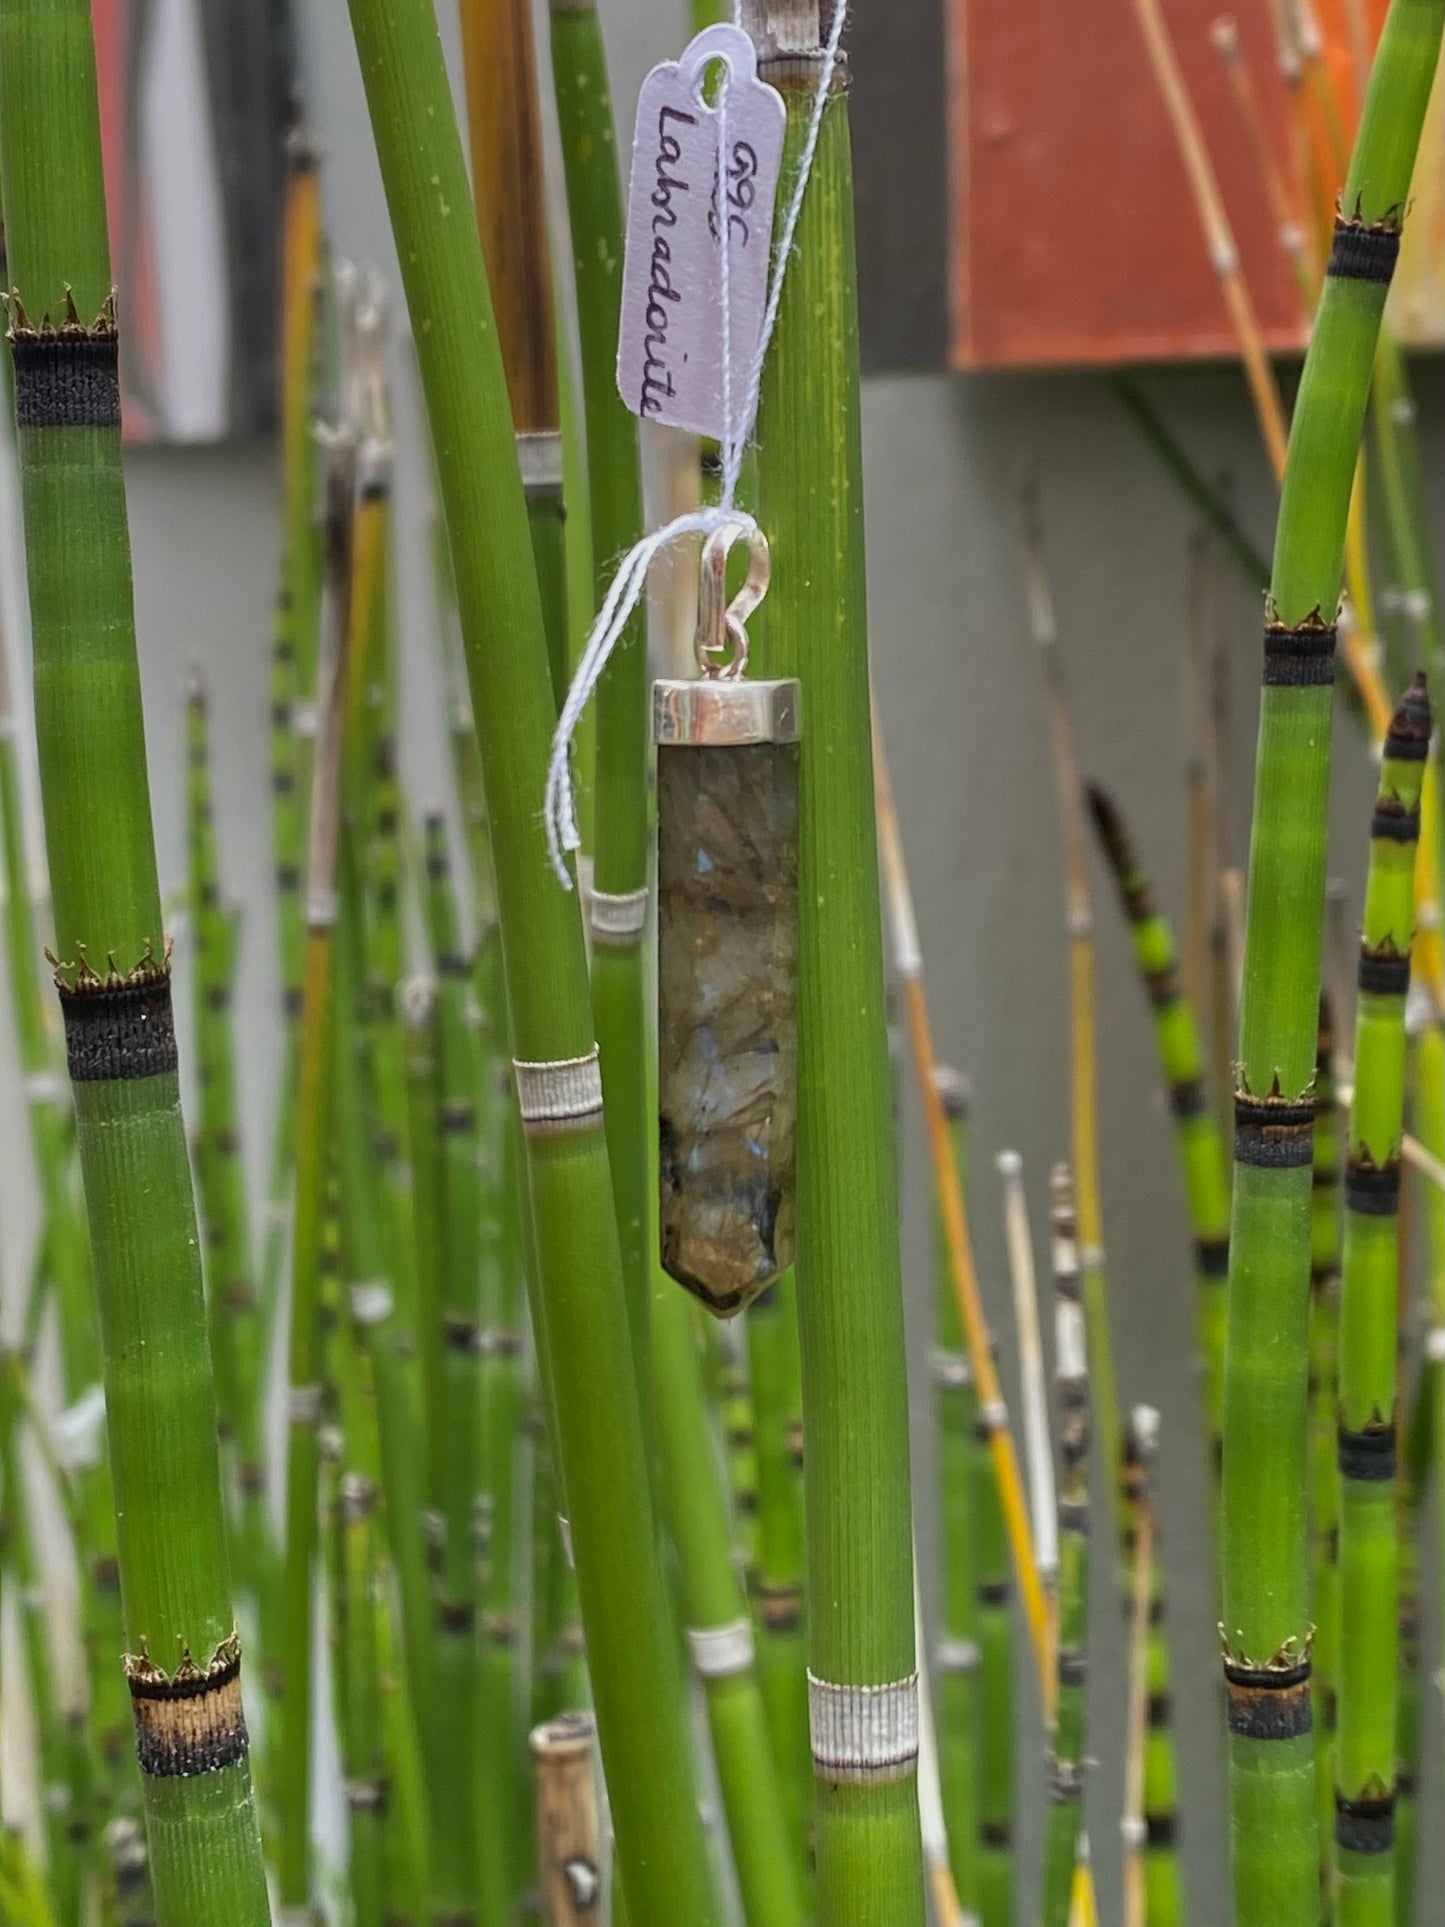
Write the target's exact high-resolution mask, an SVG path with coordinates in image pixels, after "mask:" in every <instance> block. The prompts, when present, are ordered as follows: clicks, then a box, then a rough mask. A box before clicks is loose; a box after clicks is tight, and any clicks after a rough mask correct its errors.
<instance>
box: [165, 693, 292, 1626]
mask: <svg viewBox="0 0 1445 1927" xmlns="http://www.w3.org/2000/svg"><path fill="white" fill-rule="evenodd" d="M186 737H187V749H188V762H189V773H188V782H187V788H188V792H189V798H188V812H187V815H188V827H189V842H190V920H191V930H192V936H193V951H192V956H193V966H192V970H193V979H194V981H193V984H192V991H193V1001H194V1006H195V1035H196V1046H197V1057H198V1069H199V1081H200V1092H199V1103H198V1105H197V1121H196V1131H195V1144H196V1176H197V1182H198V1187H199V1191H200V1210H201V1220H202V1227H203V1231H204V1235H205V1243H206V1269H207V1291H208V1294H209V1302H210V1314H211V1352H212V1357H213V1359H214V1361H215V1367H216V1387H217V1400H218V1404H219V1408H220V1417H221V1423H222V1428H223V1436H224V1437H225V1438H226V1439H227V1440H228V1441H229V1443H230V1447H231V1450H232V1452H233V1454H234V1478H235V1499H234V1503H235V1521H236V1546H237V1555H236V1565H237V1569H238V1572H239V1575H240V1580H241V1583H242V1585H243V1586H244V1587H245V1588H246V1589H247V1590H248V1591H249V1592H250V1593H251V1595H252V1597H253V1599H254V1601H255V1605H256V1609H257V1613H258V1624H259V1625H261V1626H262V1640H261V1643H262V1647H263V1649H264V1647H265V1645H266V1642H267V1639H268V1636H269V1634H270V1631H271V1628H270V1626H269V1625H266V1624H262V1621H263V1620H265V1619H266V1618H267V1616H268V1615H269V1612H270V1609H271V1606H272V1605H273V1603H274V1601H273V1589H272V1586H271V1580H272V1576H273V1568H274V1565H275V1558H274V1549H273V1546H272V1543H271V1522H270V1515H269V1512H268V1510H267V1501H266V1440H265V1410H264V1394H263V1385H264V1377H263V1371H262V1362H263V1361H262V1355H261V1328H260V1319H259V1316H258V1304H257V1298H256V1286H255V1281H254V1278H253V1276H252V1271H251V1231H250V1222H249V1216H248V1208H247V1200H246V1172H245V1166H244V1163H243V1161H242V1154H241V1137H240V1111H239V1105H238V1102H237V1093H236V1045H235V1035H234V1031H233V1028H232V1020H231V993H232V987H233V984H234V982H235V974H236V949H237V940H238V930H237V921H238V919H237V915H236V912H235V911H234V910H233V909H231V908H229V907H228V906H227V905H226V904H225V903H224V902H223V901H222V898H221V885H220V875H219V867H218V862H217V851H216V832H215V824H214V821H213V810H212V801H211V774H210V732H209V723H208V717H207V711H206V690H205V684H204V682H203V681H202V680H201V678H200V676H199V674H197V675H196V676H195V677H193V679H192V682H191V686H190V689H189V690H188V692H187V697H186Z"/></svg>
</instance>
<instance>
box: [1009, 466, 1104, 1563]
mask: <svg viewBox="0 0 1445 1927" xmlns="http://www.w3.org/2000/svg"><path fill="white" fill-rule="evenodd" d="M1023 511H1024V551H1025V587H1026V592H1027V596H1028V611H1029V628H1030V631H1031V633H1032V635H1033V639H1034V643H1035V645H1036V647H1037V648H1038V649H1039V651H1040V654H1041V656H1042V660H1043V669H1044V679H1045V702H1046V705H1047V709H1048V721H1049V747H1050V751H1051V754H1052V760H1053V767H1054V787H1055V791H1056V794H1057V802H1058V812H1059V837H1060V843H1061V845H1062V848H1063V872H1064V876H1063V882H1064V930H1065V934H1066V937H1067V940H1068V950H1069V1094H1070V1108H1069V1139H1070V1145H1071V1147H1072V1148H1071V1160H1070V1162H1071V1166H1072V1174H1073V1183H1074V1202H1075V1210H1076V1212H1077V1216H1078V1229H1079V1270H1080V1275H1081V1277H1082V1280H1083V1302H1084V1316H1085V1319H1086V1321H1087V1324H1088V1331H1089V1390H1090V1408H1091V1416H1092V1420H1093V1422H1094V1423H1095V1424H1096V1425H1097V1427H1098V1433H1099V1443H1100V1446H1101V1448H1102V1450H1103V1454H1104V1464H1105V1465H1106V1466H1107V1467H1108V1468H1109V1482H1108V1486H1107V1490H1108V1492H1109V1494H1110V1516H1111V1518H1113V1521H1114V1524H1115V1527H1116V1529H1117V1526H1118V1511H1119V1504H1118V1499H1119V1494H1118V1483H1119V1478H1120V1470H1121V1467H1122V1465H1123V1428H1122V1426H1121V1424H1120V1419H1119V1394H1118V1389H1117V1383H1116V1378H1115V1372H1114V1346H1113V1338H1112V1336H1111V1333H1110V1329H1109V1301H1108V1295H1107V1290H1106V1284H1105V1274H1104V1226H1103V1205H1102V1200H1101V1197H1100V1190H1099V1149H1098V1136H1099V1121H1098V1106H1097V1101H1096V1097H1095V1019H1094V912H1093V905H1092V902H1091V901H1090V894H1089V852H1088V829H1087V828H1086V826H1085V822H1084V799H1083V791H1082V789H1081V787H1080V783H1079V765H1078V756H1077V753H1076V751H1075V747H1074V727H1073V721H1072V718H1071V717H1070V714H1069V708H1068V701H1067V697H1066V695H1065V690H1064V679H1063V670H1062V668H1061V666H1060V662H1059V652H1058V625H1057V622H1056V620H1055V616H1054V601H1053V593H1052V590H1051V588H1050V585H1049V578H1048V569H1047V564H1046V562H1045V559H1044V548H1043V527H1042V523H1041V521H1040V516H1039V503H1038V495H1037V491H1036V490H1035V489H1034V488H1033V487H1032V485H1031V486H1030V487H1029V488H1028V489H1027V490H1026V491H1025V494H1024V501H1023Z"/></svg>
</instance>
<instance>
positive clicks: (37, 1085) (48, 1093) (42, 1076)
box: [21, 1071, 65, 1104]
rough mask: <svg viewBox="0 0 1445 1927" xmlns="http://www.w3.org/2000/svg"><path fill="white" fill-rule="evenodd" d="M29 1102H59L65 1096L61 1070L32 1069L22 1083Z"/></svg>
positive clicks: (26, 1100)
mask: <svg viewBox="0 0 1445 1927" xmlns="http://www.w3.org/2000/svg"><path fill="white" fill-rule="evenodd" d="M21 1089H22V1090H23V1091H24V1093H25V1102H26V1103H27V1104H58V1103H59V1102H60V1100H61V1099H62V1098H63V1097H64V1096H65V1080H64V1078H62V1077H61V1075H60V1073H59V1071H32V1072H31V1073H30V1075H29V1076H28V1077H27V1078H26V1079H25V1081H24V1083H23V1084H22V1085H21Z"/></svg>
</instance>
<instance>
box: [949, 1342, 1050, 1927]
mask: <svg viewBox="0 0 1445 1927" xmlns="http://www.w3.org/2000/svg"><path fill="white" fill-rule="evenodd" d="M990 1362H992V1361H991V1360H990ZM996 1436H997V1433H996V1431H995V1428H994V1427H993V1426H992V1425H991V1424H990V1422H989V1417H988V1414H987V1413H986V1412H985V1411H984V1409H983V1401H982V1400H981V1399H975V1417H974V1421H973V1427H972V1435H971V1440H970V1444H971V1451H970V1454H969V1460H970V1463H969V1479H968V1494H969V1505H970V1508H971V1512H972V1520H973V1528H974V1533H975V1540H976V1546H977V1553H976V1558H975V1564H974V1572H975V1583H974V1624H975V1627H976V1628H977V1639H978V1667H979V1675H978V1704H977V1725H976V1738H977V1751H976V1756H975V1757H976V1762H977V1767H976V1771H977V1776H978V1777H977V1785H978V1913H979V1919H980V1920H981V1921H982V1923H983V1927H1011V1923H1012V1921H1013V1916H1014V1890H1015V1884H1016V1879H1017V1867H1016V1864H1015V1860H1014V1802H1015V1795H1014V1757H1015V1752H1016V1746H1015V1735H1014V1726H1015V1719H1014V1628H1013V1612H1012V1593H1013V1588H1012V1585H1011V1584H1010V1578H1009V1573H1010V1557H1009V1554H1010V1548H1009V1539H1008V1533H1007V1530H1006V1527H1005V1523H1004V1512H1003V1505H1002V1501H1001V1498H1000V1488H999V1482H998V1466H997V1460H996V1458H995V1456H994V1440H995V1438H996ZM1055 1683H1056V1682H1055ZM1048 1697H1049V1699H1050V1700H1051V1699H1052V1698H1053V1689H1052V1688H1051V1689H1050V1691H1049V1695H1048Z"/></svg>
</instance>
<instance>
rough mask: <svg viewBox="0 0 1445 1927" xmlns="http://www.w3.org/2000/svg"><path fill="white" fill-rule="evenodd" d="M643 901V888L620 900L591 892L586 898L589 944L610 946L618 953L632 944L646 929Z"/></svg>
mask: <svg viewBox="0 0 1445 1927" xmlns="http://www.w3.org/2000/svg"><path fill="white" fill-rule="evenodd" d="M647 898H648V891H647V888H646V886H645V885H644V886H643V888H642V889H640V890H628V891H627V892H625V894H623V895H621V896H613V895H611V894H610V893H609V892H608V891H606V890H593V891H592V892H591V893H590V894H589V895H588V898H587V927H588V929H589V930H590V931H591V932H592V941H593V943H602V944H613V945H616V946H617V947H618V948H619V949H621V948H625V947H626V946H627V945H629V944H634V943H636V941H637V939H638V938H639V937H640V936H641V935H642V933H643V931H644V930H645V929H646V928H647Z"/></svg>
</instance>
